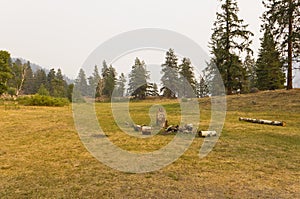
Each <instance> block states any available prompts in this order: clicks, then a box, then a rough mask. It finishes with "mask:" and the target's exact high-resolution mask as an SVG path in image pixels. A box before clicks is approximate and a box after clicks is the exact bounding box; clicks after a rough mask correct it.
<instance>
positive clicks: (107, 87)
mask: <svg viewBox="0 0 300 199" xmlns="http://www.w3.org/2000/svg"><path fill="white" fill-rule="evenodd" d="M107 71H108V72H107V76H106V77H105V79H104V87H103V92H104V94H105V96H107V97H108V98H111V96H112V93H113V91H114V89H115V86H116V81H117V78H116V76H117V72H116V69H115V68H114V67H113V66H112V65H110V66H109V68H108V70H107Z"/></svg>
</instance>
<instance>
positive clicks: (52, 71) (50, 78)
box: [46, 68, 56, 96]
mask: <svg viewBox="0 0 300 199" xmlns="http://www.w3.org/2000/svg"><path fill="white" fill-rule="evenodd" d="M55 78H56V72H55V69H54V68H52V69H50V71H49V73H48V75H47V83H46V88H47V90H48V91H49V93H50V95H51V96H53V94H54V81H55Z"/></svg>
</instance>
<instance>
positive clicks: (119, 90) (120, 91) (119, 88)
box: [116, 73, 126, 97]
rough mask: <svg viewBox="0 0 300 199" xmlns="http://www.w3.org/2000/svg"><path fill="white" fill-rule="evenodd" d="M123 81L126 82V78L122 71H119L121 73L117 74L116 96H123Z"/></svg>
mask: <svg viewBox="0 0 300 199" xmlns="http://www.w3.org/2000/svg"><path fill="white" fill-rule="evenodd" d="M125 83H126V78H125V75H124V73H121V75H120V76H119V78H118V80H117V84H116V87H117V90H116V95H117V97H123V96H124V93H125Z"/></svg>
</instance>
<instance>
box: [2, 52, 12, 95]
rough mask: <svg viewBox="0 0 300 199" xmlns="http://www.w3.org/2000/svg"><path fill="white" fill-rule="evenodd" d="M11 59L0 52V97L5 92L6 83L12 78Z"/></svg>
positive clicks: (8, 55)
mask: <svg viewBox="0 0 300 199" xmlns="http://www.w3.org/2000/svg"><path fill="white" fill-rule="evenodd" d="M10 66H11V58H10V54H9V52H7V51H2V50H1V51H0V95H2V94H3V93H4V92H6V91H7V81H8V80H9V79H10V78H11V77H12V74H11V68H10Z"/></svg>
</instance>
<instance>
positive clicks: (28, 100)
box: [18, 94, 69, 106]
mask: <svg viewBox="0 0 300 199" xmlns="http://www.w3.org/2000/svg"><path fill="white" fill-rule="evenodd" d="M18 102H19V103H20V104H23V105H25V106H66V105H68V104H69V100H68V99H66V98H55V97H51V96H45V95H39V94H36V95H33V96H25V97H20V98H18Z"/></svg>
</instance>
